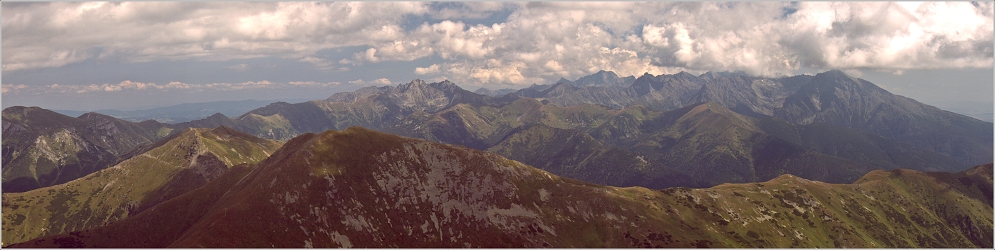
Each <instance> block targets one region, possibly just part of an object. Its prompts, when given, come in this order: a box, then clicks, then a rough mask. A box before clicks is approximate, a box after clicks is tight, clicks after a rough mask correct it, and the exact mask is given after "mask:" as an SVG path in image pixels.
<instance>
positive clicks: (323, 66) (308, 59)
mask: <svg viewBox="0 0 995 250" xmlns="http://www.w3.org/2000/svg"><path fill="white" fill-rule="evenodd" d="M300 61H301V62H305V63H309V64H311V65H314V67H315V68H317V69H319V70H332V69H335V67H334V65H335V63H333V62H330V61H328V60H325V59H321V58H317V57H313V56H305V57H303V58H301V59H300Z"/></svg>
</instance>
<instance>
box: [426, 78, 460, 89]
mask: <svg viewBox="0 0 995 250" xmlns="http://www.w3.org/2000/svg"><path fill="white" fill-rule="evenodd" d="M419 81H420V80H419ZM422 84H424V82H422ZM428 86H432V87H434V88H438V89H442V90H457V89H463V88H460V87H459V86H457V85H456V83H453V82H450V81H449V80H442V81H441V82H436V83H432V84H429V85H428Z"/></svg>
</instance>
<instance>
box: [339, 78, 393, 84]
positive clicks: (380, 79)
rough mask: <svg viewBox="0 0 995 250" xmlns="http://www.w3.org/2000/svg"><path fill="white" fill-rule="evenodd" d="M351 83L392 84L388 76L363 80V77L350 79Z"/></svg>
mask: <svg viewBox="0 0 995 250" xmlns="http://www.w3.org/2000/svg"><path fill="white" fill-rule="evenodd" d="M349 84H353V85H377V84H379V85H391V82H390V80H389V79H387V78H379V79H376V80H372V81H363V79H356V80H352V81H349Z"/></svg>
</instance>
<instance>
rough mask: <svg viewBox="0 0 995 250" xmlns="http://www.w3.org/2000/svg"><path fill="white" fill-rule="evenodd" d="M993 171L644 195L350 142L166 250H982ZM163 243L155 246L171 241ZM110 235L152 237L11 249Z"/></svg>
mask: <svg viewBox="0 0 995 250" xmlns="http://www.w3.org/2000/svg"><path fill="white" fill-rule="evenodd" d="M370 142H376V143H370ZM360 152H362V153H360ZM991 168H992V166H991V165H986V166H979V167H976V168H972V169H971V170H968V171H965V172H960V173H955V174H936V173H923V172H918V171H910V170H895V171H890V172H885V171H874V172H872V173H870V174H868V175H867V176H865V177H864V178H862V179H861V180H860V181H858V182H857V183H855V184H827V183H822V182H813V181H808V180H805V179H801V178H797V177H794V176H791V175H784V176H781V177H778V178H775V179H773V180H771V181H768V182H764V183H749V184H726V185H720V186H717V187H713V188H708V189H686V188H672V189H666V190H662V191H651V190H647V189H643V188H625V189H619V188H612V187H605V186H598V185H591V184H586V183H582V182H577V181H573V180H570V179H563V178H559V177H556V176H553V175H550V174H548V173H545V172H543V171H540V170H537V169H534V168H530V167H528V166H524V165H520V164H517V163H516V162H513V161H508V160H505V159H503V158H500V157H497V156H495V155H493V154H486V153H482V152H479V151H475V150H468V149H465V148H459V147H451V146H445V145H439V144H433V143H427V142H424V141H420V140H414V139H407V138H401V137H396V136H390V135H386V134H381V133H377V132H373V131H369V130H365V129H359V128H350V129H348V130H346V131H343V132H326V133H323V134H320V135H314V134H307V135H304V136H301V137H298V138H295V139H294V140H291V141H290V142H288V143H287V144H286V145H285V147H283V148H282V149H281V150H280V151H278V152H277V153H275V154H274V155H273V156H272V157H270V158H269V159H267V160H266V161H264V162H261V163H260V164H259V166H258V167H256V168H254V169H253V170H252V172H251V173H249V174H248V175H246V176H245V177H244V178H241V180H239V181H238V182H237V183H236V184H234V185H232V186H233V188H231V191H230V192H226V194H225V195H224V197H223V198H220V199H218V200H219V201H218V202H217V203H215V204H214V205H213V208H211V209H210V210H209V211H208V212H207V213H206V215H204V216H202V217H200V218H201V219H200V221H199V222H197V223H196V224H194V225H193V226H191V227H189V229H188V230H187V231H186V232H184V233H183V234H182V236H180V237H179V238H178V239H177V240H176V241H174V242H172V243H171V246H174V247H191V246H209V247H225V246H227V247H273V246H276V247H340V246H352V247H466V246H481V247H500V246H527V247H528V246H532V247H540V246H550V247H667V246H671V247H674V246H676V247H695V246H697V247H989V248H990V247H991V245H992V242H991V240H990V237H985V236H990V235H991V229H992V224H991V221H992V207H991V203H990V198H989V199H987V200H985V198H982V196H985V195H987V196H988V197H990V196H991V190H990V189H988V190H987V191H986V190H982V189H979V188H978V187H981V186H983V185H985V184H987V185H990V183H991ZM938 176H939V177H938ZM222 179H225V178H222ZM219 180H221V179H219ZM232 180H234V178H230V179H228V183H231V181H232ZM213 183H215V182H212V184H211V185H213ZM966 183H968V184H966ZM979 183H980V184H981V185H978V184H979ZM203 190H205V189H198V191H195V192H202V191H203ZM207 193H213V194H215V195H216V194H218V193H220V191H217V190H215V191H209V192H207ZM189 197H190V196H186V195H185V196H182V197H181V200H182V198H189ZM179 203H180V202H172V201H171V202H166V203H163V204H164V205H166V204H179ZM208 206H211V205H210V204H208ZM152 211H162V210H161V209H159V208H156V209H153V210H152ZM198 211H203V209H200V210H198ZM188 214H190V213H186V212H183V213H181V214H180V215H182V216H185V215H188ZM194 214H195V215H193V216H195V217H196V216H197V215H196V213H194ZM156 216H162V217H156V219H149V220H146V222H147V223H152V226H146V227H135V228H129V227H121V228H120V230H129V229H138V230H149V231H147V232H148V233H154V232H156V230H158V228H159V227H158V225H160V224H164V223H170V222H172V221H173V220H176V219H181V218H176V219H173V218H171V217H169V215H168V214H165V213H160V214H157V215H156ZM135 218H138V217H135ZM150 218H151V217H150ZM129 220H134V218H133V219H129ZM184 221H185V222H183V223H184V224H188V223H189V221H190V220H188V219H184ZM122 223H129V221H124V222H122ZM181 227H185V226H181ZM169 230H170V231H169V232H168V233H167V234H168V237H162V238H159V239H158V240H161V241H158V242H159V244H164V243H165V241H168V239H169V238H173V237H174V236H175V235H176V233H175V230H174V229H173V228H170V229H169ZM97 231H99V230H91V231H89V232H97ZM108 234H109V235H120V236H126V235H140V237H144V238H142V239H146V238H150V237H149V236H146V235H144V234H118V233H116V232H114V231H113V230H111V231H103V233H100V235H96V234H90V235H88V234H87V232H83V233H77V234H75V235H73V234H66V235H59V236H50V237H46V238H42V239H37V240H35V241H32V242H30V243H28V244H21V245H17V246H38V247H44V246H58V244H59V243H60V242H61V243H62V244H82V246H95V247H104V246H110V245H99V244H91V242H96V241H95V240H94V239H102V240H105V242H107V241H106V240H107V239H110V238H109V236H108ZM979 235H980V236H979ZM154 237H155V236H153V237H151V238H154ZM57 240H58V241H57ZM118 240H119V241H124V242H128V241H133V240H134V239H131V238H129V237H122V238H119V239H118ZM113 244H118V243H113ZM114 246H129V245H127V244H124V245H122V244H118V245H114ZM131 246H149V245H131ZM154 246H156V247H161V246H163V245H154Z"/></svg>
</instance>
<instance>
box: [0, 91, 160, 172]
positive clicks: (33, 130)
mask: <svg viewBox="0 0 995 250" xmlns="http://www.w3.org/2000/svg"><path fill="white" fill-rule="evenodd" d="M3 123H4V136H3V154H4V155H3V166H4V168H3V187H4V192H23V191H27V190H31V189H36V188H39V187H46V186H51V185H56V184H61V183H65V182H68V181H71V180H74V179H76V178H79V177H82V176H84V175H87V174H90V173H92V172H95V171H97V170H100V169H103V168H106V167H109V166H112V165H113V164H115V163H116V162H118V161H119V159H122V158H121V157H123V156H125V155H126V154H128V153H129V152H132V151H133V150H135V149H137V148H139V147H142V146H143V145H148V144H151V143H152V142H154V141H155V140H158V139H159V138H163V137H165V136H166V134H168V133H170V132H171V129H170V128H168V127H167V126H166V125H165V124H162V123H157V122H154V121H146V122H141V123H133V122H128V121H123V120H120V119H115V118H113V117H109V116H104V115H99V114H94V113H87V114H84V115H82V116H80V117H79V118H73V117H69V116H65V115H62V114H58V113H55V112H52V111H49V110H45V109H41V108H37V107H10V108H7V109H4V111H3Z"/></svg>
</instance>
